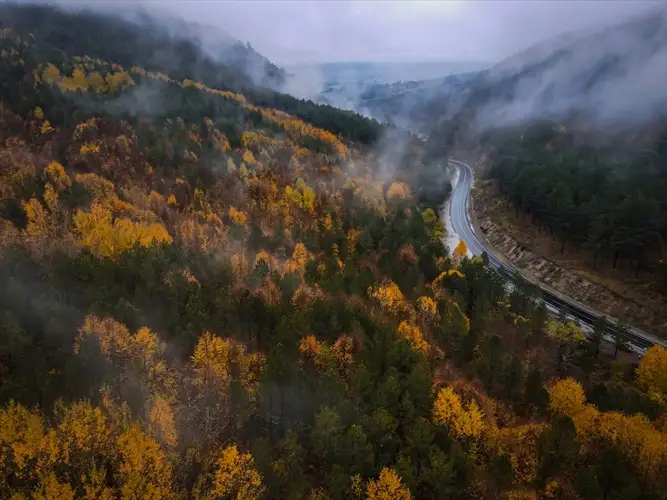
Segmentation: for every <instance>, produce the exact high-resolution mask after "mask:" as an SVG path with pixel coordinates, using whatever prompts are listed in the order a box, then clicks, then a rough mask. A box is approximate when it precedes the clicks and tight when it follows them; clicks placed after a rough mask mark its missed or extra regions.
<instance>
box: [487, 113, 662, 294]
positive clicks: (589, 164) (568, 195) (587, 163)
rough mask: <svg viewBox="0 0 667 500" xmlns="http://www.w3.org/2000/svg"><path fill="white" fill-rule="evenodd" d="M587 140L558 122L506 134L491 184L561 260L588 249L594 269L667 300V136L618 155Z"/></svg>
mask: <svg viewBox="0 0 667 500" xmlns="http://www.w3.org/2000/svg"><path fill="white" fill-rule="evenodd" d="M654 130H664V128H660V127H657V128H656V129H654ZM583 135H584V134H582V133H580V132H578V131H574V130H567V129H566V128H565V127H564V126H563V125H560V124H558V123H555V122H540V123H534V124H531V125H530V126H527V127H519V128H514V129H510V130H504V131H502V132H501V133H498V134H497V135H496V136H495V137H494V138H493V139H491V143H492V144H493V148H494V150H493V152H492V154H491V159H490V170H489V177H490V178H492V179H495V180H497V181H498V185H499V187H500V190H501V192H502V193H503V194H504V195H505V196H506V197H507V201H508V203H511V204H512V205H513V206H514V208H515V210H516V214H517V216H518V215H519V214H520V213H521V214H523V215H524V216H526V217H530V220H531V221H532V222H533V223H534V224H536V225H538V226H539V227H541V228H544V230H545V231H548V232H549V233H550V234H551V235H552V236H553V238H554V241H557V242H558V244H559V245H560V251H561V252H562V251H563V249H564V247H565V245H572V246H573V247H576V249H577V250H578V249H583V250H584V251H587V252H588V254H589V255H590V260H591V262H592V263H593V265H594V266H595V267H597V266H599V267H600V268H604V267H606V266H609V267H613V268H616V267H617V266H623V267H624V268H627V269H629V270H632V272H634V273H635V275H636V276H639V275H640V273H641V274H643V275H648V276H651V280H652V281H653V282H654V283H655V285H656V287H657V288H659V289H661V290H662V291H663V292H667V261H666V260H665V241H667V197H666V196H665V193H666V192H667V135H665V134H663V135H660V134H657V135H656V134H655V132H654V133H653V134H652V136H651V135H650V134H642V136H641V139H642V141H638V140H637V141H634V143H632V144H618V143H617V144H616V145H615V146H616V147H614V146H613V145H611V144H609V141H608V140H606V141H604V142H601V141H600V140H599V139H598V140H597V141H596V140H595V139H594V138H590V137H588V138H587V137H582V136H583ZM626 142H627V141H626Z"/></svg>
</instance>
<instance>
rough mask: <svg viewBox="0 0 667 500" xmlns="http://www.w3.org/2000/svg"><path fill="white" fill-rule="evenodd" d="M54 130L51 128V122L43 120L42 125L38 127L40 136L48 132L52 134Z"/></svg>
mask: <svg viewBox="0 0 667 500" xmlns="http://www.w3.org/2000/svg"><path fill="white" fill-rule="evenodd" d="M54 130H55V129H54V128H53V127H52V126H51V122H50V121H49V120H44V123H42V125H41V126H40V127H39V132H40V133H41V134H42V135H46V134H48V133H49V132H53V131H54Z"/></svg>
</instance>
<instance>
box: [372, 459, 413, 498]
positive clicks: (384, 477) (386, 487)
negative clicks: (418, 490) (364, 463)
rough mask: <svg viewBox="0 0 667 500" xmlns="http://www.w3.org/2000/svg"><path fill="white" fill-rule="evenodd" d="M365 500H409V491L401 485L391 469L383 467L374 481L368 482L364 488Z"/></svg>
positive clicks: (399, 477)
mask: <svg viewBox="0 0 667 500" xmlns="http://www.w3.org/2000/svg"><path fill="white" fill-rule="evenodd" d="M366 499H367V500H411V499H412V495H411V494H410V490H409V489H408V488H407V487H406V486H403V484H402V483H401V476H399V475H398V474H397V473H396V472H395V471H394V470H393V469H389V468H387V467H384V468H383V469H382V470H381V471H380V475H379V477H378V478H377V479H376V480H372V479H371V480H370V481H368V485H367V486H366Z"/></svg>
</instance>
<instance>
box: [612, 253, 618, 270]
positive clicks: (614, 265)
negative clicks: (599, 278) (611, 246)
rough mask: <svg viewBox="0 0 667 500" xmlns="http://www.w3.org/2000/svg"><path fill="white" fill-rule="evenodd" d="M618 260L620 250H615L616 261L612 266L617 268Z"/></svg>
mask: <svg viewBox="0 0 667 500" xmlns="http://www.w3.org/2000/svg"><path fill="white" fill-rule="evenodd" d="M617 262H618V250H616V251H615V252H614V262H613V264H612V267H613V268H614V269H616V263H617Z"/></svg>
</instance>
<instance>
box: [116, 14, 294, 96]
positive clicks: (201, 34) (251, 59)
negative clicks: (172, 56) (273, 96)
mask: <svg viewBox="0 0 667 500" xmlns="http://www.w3.org/2000/svg"><path fill="white" fill-rule="evenodd" d="M121 17H122V18H124V19H126V20H128V21H131V22H134V23H136V24H138V25H139V26H142V27H145V28H147V29H150V30H151V31H153V32H156V33H160V32H161V33H163V34H164V35H168V36H170V37H171V38H172V39H174V40H182V41H193V42H194V43H195V45H197V46H198V47H199V48H200V49H201V50H202V51H203V52H204V53H205V54H206V55H208V56H209V57H211V58H212V59H214V60H216V61H219V62H221V63H223V64H226V65H228V66H230V67H232V68H234V69H235V70H237V71H239V72H241V73H243V74H245V75H246V76H248V77H249V78H250V79H251V80H252V82H253V83H254V84H256V85H261V86H264V87H269V88H272V89H279V88H281V87H282V86H283V84H284V83H285V77H286V76H287V73H286V72H285V70H284V69H282V68H280V67H278V66H276V65H275V64H273V63H272V62H271V61H269V60H268V59H267V58H266V57H264V56H263V55H261V54H259V53H258V52H256V51H255V50H254V49H253V48H252V46H251V45H250V43H243V42H241V41H240V40H237V39H236V38H234V37H233V36H231V35H230V34H229V33H227V32H226V31H223V30H221V29H219V28H216V27H214V26H210V25H206V24H201V23H195V22H189V21H185V20H183V19H181V18H177V17H173V16H169V15H164V14H160V13H158V12H156V11H150V12H149V11H147V10H145V9H136V10H129V11H123V12H122V13H121Z"/></svg>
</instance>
